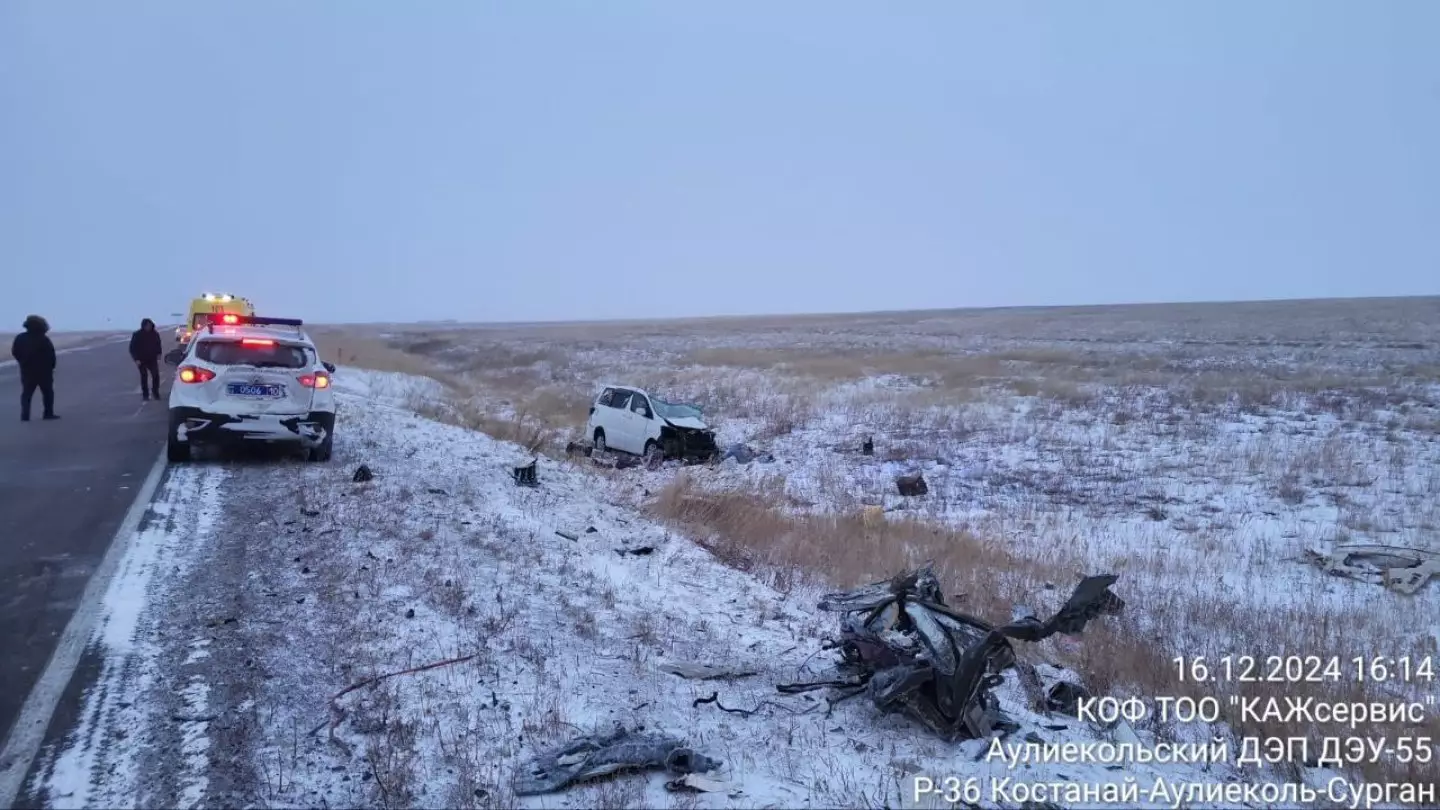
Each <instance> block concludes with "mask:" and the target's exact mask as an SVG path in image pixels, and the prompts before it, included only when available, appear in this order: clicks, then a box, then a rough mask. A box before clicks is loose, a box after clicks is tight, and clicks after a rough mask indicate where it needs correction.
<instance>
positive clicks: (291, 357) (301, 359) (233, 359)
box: [195, 340, 310, 368]
mask: <svg viewBox="0 0 1440 810" xmlns="http://www.w3.org/2000/svg"><path fill="white" fill-rule="evenodd" d="M195 355H196V356H197V357H199V358H200V359H201V360H204V361H205V362H207V363H211V364H213V365H217V366H255V367H257V368H304V367H306V366H308V365H309V364H310V363H309V360H310V358H309V357H308V356H307V353H306V351H305V349H303V348H301V347H299V346H286V345H285V344H283V343H259V342H256V343H246V342H244V341H240V340H206V341H203V342H202V343H201V344H200V345H199V346H196V347H195Z"/></svg>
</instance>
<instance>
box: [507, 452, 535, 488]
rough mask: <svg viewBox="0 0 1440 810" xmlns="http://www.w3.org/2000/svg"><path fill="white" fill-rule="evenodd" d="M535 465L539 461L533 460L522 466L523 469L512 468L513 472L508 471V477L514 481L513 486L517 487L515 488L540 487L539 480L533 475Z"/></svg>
mask: <svg viewBox="0 0 1440 810" xmlns="http://www.w3.org/2000/svg"><path fill="white" fill-rule="evenodd" d="M537 464H539V459H535V460H533V461H531V462H530V463H529V464H526V465H525V466H523V467H516V468H514V469H513V470H511V471H510V476H511V477H512V478H514V479H515V486H517V487H538V486H540V479H539V478H537V477H536V475H535V467H536V465H537Z"/></svg>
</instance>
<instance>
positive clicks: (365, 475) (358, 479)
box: [350, 464, 375, 484]
mask: <svg viewBox="0 0 1440 810" xmlns="http://www.w3.org/2000/svg"><path fill="white" fill-rule="evenodd" d="M374 478H375V473H373V472H370V465H368V464H361V465H360V466H359V467H356V468H355V474H354V475H353V476H351V477H350V480H352V481H354V482H355V483H357V484H363V483H365V482H366V481H371V480H374Z"/></svg>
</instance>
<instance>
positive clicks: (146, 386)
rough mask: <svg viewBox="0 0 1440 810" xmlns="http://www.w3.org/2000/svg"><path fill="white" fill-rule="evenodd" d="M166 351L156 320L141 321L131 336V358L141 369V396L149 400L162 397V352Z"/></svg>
mask: <svg viewBox="0 0 1440 810" xmlns="http://www.w3.org/2000/svg"><path fill="white" fill-rule="evenodd" d="M164 351H165V348H164V347H163V346H162V345H161V344H160V333H159V332H157V331H155V322H154V321H152V320H150V319H149V318H146V319H144V320H142V321H140V329H139V330H138V331H136V332H135V333H134V334H132V335H131V336H130V359H131V360H134V361H135V367H136V368H138V369H140V396H142V397H144V398H145V400H146V401H147V402H148V401H149V400H150V397H152V396H153V397H155V399H159V398H160V354H161V353H162V352H164Z"/></svg>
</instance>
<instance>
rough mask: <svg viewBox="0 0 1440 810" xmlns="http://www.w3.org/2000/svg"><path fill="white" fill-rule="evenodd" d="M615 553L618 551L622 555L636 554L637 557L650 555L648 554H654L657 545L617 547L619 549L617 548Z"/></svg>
mask: <svg viewBox="0 0 1440 810" xmlns="http://www.w3.org/2000/svg"><path fill="white" fill-rule="evenodd" d="M615 553H616V554H619V555H620V556H622V557H623V556H625V555H626V554H631V555H634V556H636V557H648V556H650V555H651V554H654V553H655V547H654V546H636V547H635V548H617V549H615Z"/></svg>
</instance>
